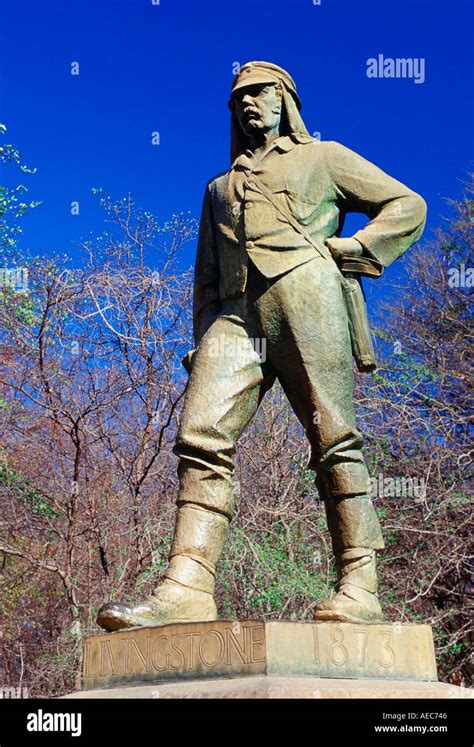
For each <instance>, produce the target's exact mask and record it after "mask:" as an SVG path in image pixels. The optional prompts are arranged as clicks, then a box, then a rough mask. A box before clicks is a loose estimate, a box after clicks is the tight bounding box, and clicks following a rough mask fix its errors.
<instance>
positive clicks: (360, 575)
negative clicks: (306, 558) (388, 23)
mask: <svg viewBox="0 0 474 747" xmlns="http://www.w3.org/2000/svg"><path fill="white" fill-rule="evenodd" d="M323 495H324V494H323ZM326 496H327V497H325V498H324V503H325V507H326V516H327V521H328V528H329V531H330V533H331V539H332V546H333V552H334V555H335V558H336V572H337V582H336V592H337V593H336V595H335V596H334V597H333V598H332V599H328V600H325V601H323V602H320V603H319V604H317V605H316V608H315V610H314V619H315V620H322V621H331V620H335V621H339V622H375V621H377V620H382V619H383V613H382V609H381V607H380V602H379V600H378V597H377V588H378V582H377V573H376V570H375V557H376V554H375V551H376V550H377V549H381V548H383V547H384V541H383V537H382V533H381V531H380V525H379V521H378V518H377V514H376V512H375V509H374V506H373V504H372V500H371V499H370V497H369V496H368V495H367V494H366V495H356V496H350V497H344V496H339V497H331V496H329V495H328V494H327V493H326Z"/></svg>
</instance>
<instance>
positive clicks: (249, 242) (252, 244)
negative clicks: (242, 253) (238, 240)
mask: <svg viewBox="0 0 474 747" xmlns="http://www.w3.org/2000/svg"><path fill="white" fill-rule="evenodd" d="M254 246H255V244H254V243H253V241H247V243H246V247H247V249H253V248H254Z"/></svg>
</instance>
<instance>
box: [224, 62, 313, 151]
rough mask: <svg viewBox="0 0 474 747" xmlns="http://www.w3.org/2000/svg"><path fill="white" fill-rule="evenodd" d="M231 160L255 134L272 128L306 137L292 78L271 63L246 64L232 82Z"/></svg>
mask: <svg viewBox="0 0 474 747" xmlns="http://www.w3.org/2000/svg"><path fill="white" fill-rule="evenodd" d="M229 108H230V111H231V113H232V132H231V138H232V143H231V146H232V148H231V149H232V160H233V159H234V158H236V156H238V155H239V153H241V152H242V151H243V150H245V148H246V147H248V146H249V144H250V142H251V141H252V140H253V139H254V138H255V136H256V135H258V131H259V130H261V131H262V130H263V131H265V130H269V129H275V127H276V126H278V129H279V133H280V135H292V134H294V133H299V134H305V135H308V131H307V130H306V127H305V125H304V123H303V120H302V119H301V116H300V114H299V110H300V109H301V102H300V99H299V97H298V94H297V92H296V85H295V82H294V80H293V78H292V77H291V76H290V75H289V74H288V73H287V72H286V70H283V68H282V67H279V66H278V65H273V64H272V63H271V62H247V63H246V64H245V65H243V66H242V67H241V68H240V71H239V73H238V74H237V75H236V76H235V78H234V81H233V83H232V93H231V98H230V101H229Z"/></svg>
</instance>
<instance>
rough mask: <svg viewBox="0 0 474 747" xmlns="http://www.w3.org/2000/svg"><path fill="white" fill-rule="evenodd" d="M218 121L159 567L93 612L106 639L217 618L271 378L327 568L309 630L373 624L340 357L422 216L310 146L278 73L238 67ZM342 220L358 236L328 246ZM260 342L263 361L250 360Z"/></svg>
mask: <svg viewBox="0 0 474 747" xmlns="http://www.w3.org/2000/svg"><path fill="white" fill-rule="evenodd" d="M229 106H230V110H231V115H232V116H231V123H232V130H231V154H232V166H231V168H230V169H229V170H228V171H226V172H225V173H224V174H221V175H219V176H217V177H216V178H214V179H212V180H211V181H210V182H209V183H208V185H207V188H206V191H205V196H204V204H203V210H202V216H201V224H200V234H199V241H198V249H197V258H196V270H195V285H194V308H193V314H194V336H195V349H194V350H193V351H192V352H191V353H190V354H188V356H187V357H186V359H185V361H184V363H185V365H186V367H187V369H188V371H189V372H190V378H189V384H188V389H187V392H186V399H185V403H184V409H183V413H182V418H181V422H180V427H179V431H178V435H177V440H176V445H175V447H174V452H175V453H176V454H177V456H178V457H179V465H178V473H179V478H180V488H179V496H178V507H179V508H178V515H177V521H176V528H175V533H174V539H173V544H172V548H171V552H170V557H169V566H168V568H167V570H166V572H165V574H164V579H163V580H162V582H161V583H160V585H159V586H158V587H157V588H156V589H155V591H154V592H153V594H151V595H150V596H149V597H147V599H145V601H144V602H142V603H140V604H137V605H135V606H129V605H125V604H106V605H104V606H103V607H102V608H101V610H100V611H99V615H98V618H97V621H98V623H99V625H101V626H102V627H103V628H105V629H107V630H118V629H120V628H126V627H132V626H144V625H158V624H161V623H169V622H179V621H205V620H216V619H217V618H218V615H217V609H216V605H215V602H214V598H213V594H214V587H215V569H216V564H217V562H218V560H219V558H220V556H221V553H222V551H223V548H224V543H225V540H226V535H227V530H228V525H229V522H230V521H231V519H232V516H233V512H234V489H233V472H234V464H233V455H234V452H235V447H236V444H237V441H238V439H239V437H240V435H241V433H242V431H243V429H244V427H245V426H246V425H247V424H248V422H249V421H250V420H251V418H252V417H253V416H254V415H255V412H256V410H257V408H258V406H259V403H260V401H261V400H262V397H263V395H264V394H265V392H266V391H267V390H268V389H269V388H270V387H271V386H272V384H273V383H274V381H275V379H276V378H278V380H279V381H280V382H281V385H282V387H283V389H284V391H285V393H286V395H287V397H288V399H289V401H290V403H291V405H292V407H293V408H294V411H295V413H296V414H297V416H298V418H299V420H300V421H301V423H302V424H303V426H304V428H305V432H306V435H307V437H308V440H309V444H310V447H311V457H310V460H309V463H308V467H309V468H311V469H313V470H315V471H316V474H317V477H316V484H317V487H318V491H319V494H320V497H321V499H322V500H323V501H324V504H325V509H326V515H327V522H328V528H329V531H330V533H331V538H332V546H333V551H334V554H335V558H336V566H337V578H338V580H337V584H336V591H337V593H336V595H335V596H334V597H333V598H332V599H330V600H327V601H322V602H320V603H319V604H317V605H316V608H315V612H314V618H315V619H316V620H339V621H349V622H359V621H378V620H381V619H382V617H383V616H382V610H381V607H380V604H379V601H378V598H377V575H376V570H375V554H376V550H380V549H382V548H383V547H384V542H383V538H382V534H381V531H380V527H379V522H378V519H377V516H376V513H375V509H374V507H373V505H372V501H371V498H370V495H369V476H368V471H367V467H366V465H365V462H364V457H363V454H362V436H361V434H360V432H359V431H358V430H357V427H356V421H355V415H354V406H353V386H354V385H353V373H352V354H353V352H354V354H355V355H356V358H357V362H358V364H359V366H360V367H361V368H362V369H364V368H365V369H368V370H370V369H371V368H373V360H372V351H371V348H370V343H369V344H368V345H367V338H366V340H365V342H364V339H363V336H364V329H365V323H366V320H365V317H364V308H363V306H361V303H360V294H359V295H358V293H359V291H360V285H359V284H358V279H357V277H358V275H357V273H358V272H359V273H364V272H365V273H366V274H380V272H381V270H382V269H383V268H384V267H387V266H388V265H390V264H391V263H392V262H393V261H394V260H396V259H397V257H399V256H400V255H401V254H403V253H404V252H405V251H406V250H407V249H408V248H409V247H410V246H411V245H412V244H413V243H414V242H415V241H417V239H419V237H420V236H421V233H422V231H423V227H424V224H425V219H426V205H425V202H424V200H423V199H422V198H421V197H420V196H419V195H417V194H416V193H415V192H413V191H412V190H410V189H408V188H407V187H406V186H404V185H403V184H401V183H400V182H398V181H396V180H395V179H393V178H392V177H390V176H388V175H387V174H385V173H384V172H383V171H381V170H380V169H379V168H377V167H376V166H374V165H373V164H372V163H369V162H368V161H366V160H365V159H364V158H362V157H361V156H359V155H357V154H356V153H354V152H353V151H351V150H349V149H348V148H346V147H344V146H343V145H340V144H339V143H337V142H320V141H318V140H315V139H314V138H312V137H311V136H310V135H309V133H308V131H307V129H306V127H305V125H304V123H303V120H302V118H301V116H300V108H301V104H300V100H299V98H298V95H297V92H296V87H295V83H294V81H293V79H292V78H291V77H290V75H289V74H288V73H287V72H286V71H285V70H283V69H282V68H280V67H278V66H277V65H273V64H271V63H268V62H250V63H248V64H246V65H244V66H243V67H242V68H241V70H240V73H239V74H238V75H237V76H236V77H235V78H234V81H233V86H232V95H231V100H230V102H229ZM347 212H362V213H364V214H366V215H367V216H368V217H369V218H370V222H369V223H367V225H366V226H365V227H364V228H363V229H362V230H360V231H357V232H356V234H355V235H354V236H353V237H352V238H339V235H340V232H341V229H342V225H343V222H344V216H345V214H346V213H347ZM344 270H347V271H349V272H348V273H347V274H345V272H344ZM360 292H361V291H360ZM350 299H352V302H351V301H350ZM354 299H355V301H356V302H355V303H354ZM357 299H358V300H357ZM351 335H352V340H351ZM262 338H263V339H265V342H266V356H265V359H264V360H263V359H262V356H260V355H259V354H258V353H257V351H256V349H255V345H254V341H255V339H262ZM369 340H370V338H369ZM229 342H230V343H232V346H233V349H234V350H238V355H229V354H228V353H227V352H226V351H228V349H229V348H228V343H229ZM232 346H231V347H232Z"/></svg>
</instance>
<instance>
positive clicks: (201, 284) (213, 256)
mask: <svg viewBox="0 0 474 747" xmlns="http://www.w3.org/2000/svg"><path fill="white" fill-rule="evenodd" d="M219 308H220V304H219V264H218V260H217V241H216V230H215V223H214V218H213V214H212V198H211V192H210V186H209V184H208V185H207V187H206V192H205V195H204V201H203V206H202V213H201V221H200V225H199V236H198V245H197V253H196V267H195V272H194V300H193V331H194V343H195V346H196V348H197V347H198V345H199V343H200V341H201V338H202V337H203V335H204V334H205V333H206V332H207V330H208V329H209V327H210V326H211V324H212V322H213V321H214V319H215V318H216V316H217V314H218V312H219Z"/></svg>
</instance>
